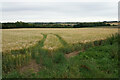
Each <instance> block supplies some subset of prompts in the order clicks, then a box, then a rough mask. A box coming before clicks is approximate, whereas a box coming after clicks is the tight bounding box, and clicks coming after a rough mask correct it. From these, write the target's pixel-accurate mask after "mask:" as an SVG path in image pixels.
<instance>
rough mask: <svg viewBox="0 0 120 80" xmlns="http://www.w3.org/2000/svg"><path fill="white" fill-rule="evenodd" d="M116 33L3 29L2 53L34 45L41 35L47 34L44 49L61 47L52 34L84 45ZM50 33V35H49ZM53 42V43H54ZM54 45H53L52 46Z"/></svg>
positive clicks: (85, 29) (95, 29) (111, 31)
mask: <svg viewBox="0 0 120 80" xmlns="http://www.w3.org/2000/svg"><path fill="white" fill-rule="evenodd" d="M117 32H118V29H117V28H81V29H80V28H79V29H72V28H71V29H61V28H59V29H54V28H45V29H44V28H42V29H41V28H40V29H35V28H33V29H5V30H2V35H3V36H2V42H3V52H4V51H10V50H16V49H22V48H26V47H29V46H32V45H34V44H36V43H37V42H38V41H40V40H41V39H42V38H43V35H42V34H48V36H47V39H46V41H45V43H44V44H45V45H44V48H49V47H51V46H52V47H54V46H55V47H57V46H59V47H60V46H62V45H61V44H60V43H59V41H58V38H57V37H56V36H55V35H53V34H58V35H59V36H61V37H62V38H63V39H64V40H65V41H66V42H67V43H69V44H74V43H80V42H82V43H85V42H89V41H95V40H99V39H105V38H106V37H108V36H110V35H111V34H115V33H117ZM51 33H52V34H51ZM54 41H55V43H54ZM53 43H54V44H53Z"/></svg>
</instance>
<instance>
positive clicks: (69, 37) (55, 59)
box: [2, 28, 118, 78]
mask: <svg viewBox="0 0 120 80" xmlns="http://www.w3.org/2000/svg"><path fill="white" fill-rule="evenodd" d="M117 33H118V29H117V28H69V29H67V28H66V29H64V28H32V29H25V28H24V29H3V30H2V35H3V38H2V42H3V51H2V52H3V54H2V55H3V59H2V61H3V63H2V68H3V74H2V75H3V77H4V78H16V77H17V78H93V77H94V78H117V77H118V71H117V70H118V66H117V64H118V59H117V57H118V55H117V51H118V46H117V45H118V43H117V42H118V39H117V38H118V36H117ZM109 66H111V67H109Z"/></svg>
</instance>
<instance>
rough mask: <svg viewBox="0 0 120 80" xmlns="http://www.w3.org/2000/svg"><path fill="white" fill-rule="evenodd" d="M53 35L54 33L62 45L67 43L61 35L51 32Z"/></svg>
mask: <svg viewBox="0 0 120 80" xmlns="http://www.w3.org/2000/svg"><path fill="white" fill-rule="evenodd" d="M53 35H55V36H56V37H57V38H58V39H59V41H60V42H61V44H62V45H63V46H64V47H65V46H67V45H68V43H67V42H66V41H65V40H63V38H62V37H61V36H59V35H58V34H53Z"/></svg>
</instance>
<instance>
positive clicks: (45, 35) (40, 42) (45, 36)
mask: <svg viewBox="0 0 120 80" xmlns="http://www.w3.org/2000/svg"><path fill="white" fill-rule="evenodd" d="M42 35H43V39H42V40H41V41H39V42H38V45H39V46H40V47H43V46H44V41H45V40H46V38H47V34H42Z"/></svg>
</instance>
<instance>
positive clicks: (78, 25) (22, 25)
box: [2, 21, 110, 29]
mask: <svg viewBox="0 0 120 80" xmlns="http://www.w3.org/2000/svg"><path fill="white" fill-rule="evenodd" d="M97 26H110V24H106V23H105V22H94V23H75V25H71V24H68V23H67V25H64V24H62V23H59V24H58V23H25V22H21V21H20V22H15V23H2V29H10V28H83V27H97Z"/></svg>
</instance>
